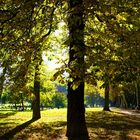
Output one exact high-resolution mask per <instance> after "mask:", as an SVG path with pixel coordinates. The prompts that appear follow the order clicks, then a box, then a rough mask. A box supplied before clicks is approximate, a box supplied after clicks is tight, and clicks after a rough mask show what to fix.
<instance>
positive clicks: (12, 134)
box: [0, 119, 38, 140]
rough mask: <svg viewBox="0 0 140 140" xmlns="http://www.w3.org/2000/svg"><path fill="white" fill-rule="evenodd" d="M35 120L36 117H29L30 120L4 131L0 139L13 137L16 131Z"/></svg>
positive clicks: (7, 139)
mask: <svg viewBox="0 0 140 140" xmlns="http://www.w3.org/2000/svg"><path fill="white" fill-rule="evenodd" d="M37 120H38V119H31V120H29V121H27V122H25V123H23V124H21V125H19V126H17V127H15V128H14V129H12V130H10V131H9V132H7V133H5V134H4V135H2V136H0V140H9V139H11V138H13V137H14V135H15V134H17V133H18V132H20V131H21V130H23V129H24V128H26V127H28V126H29V125H30V124H31V123H33V122H35V121H37Z"/></svg>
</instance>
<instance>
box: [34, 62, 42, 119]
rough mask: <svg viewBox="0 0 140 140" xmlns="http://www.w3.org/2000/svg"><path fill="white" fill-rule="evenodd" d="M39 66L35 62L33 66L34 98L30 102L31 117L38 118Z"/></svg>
mask: <svg viewBox="0 0 140 140" xmlns="http://www.w3.org/2000/svg"><path fill="white" fill-rule="evenodd" d="M39 66H40V65H38V64H36V67H35V76H34V99H33V102H32V107H33V117H32V118H33V119H39V118H40V117H41V115H40V77H39V76H40V74H39Z"/></svg>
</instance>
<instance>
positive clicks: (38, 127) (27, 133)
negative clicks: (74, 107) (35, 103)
mask: <svg viewBox="0 0 140 140" xmlns="http://www.w3.org/2000/svg"><path fill="white" fill-rule="evenodd" d="M65 126H66V122H65V121H56V122H51V123H46V122H43V121H42V120H39V121H38V122H37V123H35V124H34V125H30V126H29V127H27V128H26V129H24V130H23V131H22V133H18V134H17V135H15V136H14V138H13V140H18V139H20V140H26V139H31V140H38V139H39V140H61V139H62V137H63V136H62V135H63V133H64V132H65V129H64V128H65ZM23 138H24V139H23Z"/></svg>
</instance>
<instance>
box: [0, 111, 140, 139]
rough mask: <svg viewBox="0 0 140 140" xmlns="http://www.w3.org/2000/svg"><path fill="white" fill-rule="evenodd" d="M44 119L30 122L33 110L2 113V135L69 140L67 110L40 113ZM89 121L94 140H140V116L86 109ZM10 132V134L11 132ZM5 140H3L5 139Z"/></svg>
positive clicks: (0, 124)
mask: <svg viewBox="0 0 140 140" xmlns="http://www.w3.org/2000/svg"><path fill="white" fill-rule="evenodd" d="M41 116H42V117H41V119H39V120H37V121H29V120H30V119H31V118H32V112H31V111H24V112H22V111H0V136H2V135H4V134H6V136H8V135H9V137H10V136H11V137H12V136H13V137H12V140H19V139H20V140H66V139H67V138H66V137H65V131H66V109H52V110H45V111H41ZM86 122H87V127H88V131H89V135H90V138H91V140H100V139H101V140H102V139H103V140H125V139H126V140H129V139H130V140H139V139H140V117H139V116H132V115H126V114H123V113H121V112H120V111H119V110H117V111H116V112H104V111H102V108H88V109H86ZM9 131H10V133H8V132H9ZM2 140H3V139H2Z"/></svg>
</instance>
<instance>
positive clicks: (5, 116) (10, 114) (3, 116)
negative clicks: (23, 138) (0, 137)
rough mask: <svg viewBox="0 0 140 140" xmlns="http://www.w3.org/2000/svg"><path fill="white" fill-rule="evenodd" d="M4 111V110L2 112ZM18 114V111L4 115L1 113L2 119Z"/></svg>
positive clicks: (0, 117)
mask: <svg viewBox="0 0 140 140" xmlns="http://www.w3.org/2000/svg"><path fill="white" fill-rule="evenodd" d="M2 111H3V110H2ZM16 113H17V112H16V111H12V112H7V113H2V112H0V119H2V118H7V117H9V116H12V115H15V114H16Z"/></svg>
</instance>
